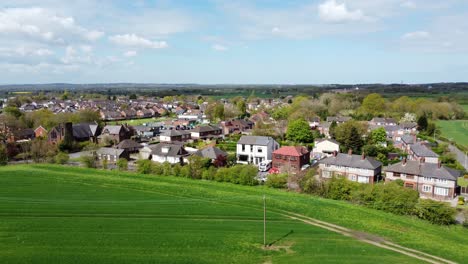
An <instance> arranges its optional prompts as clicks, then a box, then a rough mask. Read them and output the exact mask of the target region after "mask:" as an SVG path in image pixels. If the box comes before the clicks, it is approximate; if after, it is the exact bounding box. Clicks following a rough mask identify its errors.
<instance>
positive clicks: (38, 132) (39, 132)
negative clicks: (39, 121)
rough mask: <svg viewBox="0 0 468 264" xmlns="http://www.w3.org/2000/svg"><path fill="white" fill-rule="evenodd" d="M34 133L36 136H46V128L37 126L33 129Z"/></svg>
mask: <svg viewBox="0 0 468 264" xmlns="http://www.w3.org/2000/svg"><path fill="white" fill-rule="evenodd" d="M34 134H35V136H36V138H47V129H45V128H44V127H42V126H39V127H37V128H36V129H34Z"/></svg>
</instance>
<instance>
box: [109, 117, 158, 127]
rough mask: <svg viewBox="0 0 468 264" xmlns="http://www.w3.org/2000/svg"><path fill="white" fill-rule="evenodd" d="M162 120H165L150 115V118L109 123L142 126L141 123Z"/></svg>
mask: <svg viewBox="0 0 468 264" xmlns="http://www.w3.org/2000/svg"><path fill="white" fill-rule="evenodd" d="M162 120H164V118H156V117H150V118H140V119H130V120H119V121H110V122H107V123H108V124H109V125H115V124H128V125H130V126H140V125H143V124H145V123H154V122H159V121H162Z"/></svg>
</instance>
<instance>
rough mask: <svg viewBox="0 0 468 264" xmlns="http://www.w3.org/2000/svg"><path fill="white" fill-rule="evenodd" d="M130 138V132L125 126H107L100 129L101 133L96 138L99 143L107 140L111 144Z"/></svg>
mask: <svg viewBox="0 0 468 264" xmlns="http://www.w3.org/2000/svg"><path fill="white" fill-rule="evenodd" d="M131 136H132V131H131V130H130V129H129V128H128V127H127V126H126V125H107V126H105V127H104V128H103V129H102V133H101V135H100V136H98V141H99V143H101V142H103V140H105V139H108V140H111V141H112V142H113V143H115V144H118V143H120V141H122V140H124V139H129V138H130V137H131Z"/></svg>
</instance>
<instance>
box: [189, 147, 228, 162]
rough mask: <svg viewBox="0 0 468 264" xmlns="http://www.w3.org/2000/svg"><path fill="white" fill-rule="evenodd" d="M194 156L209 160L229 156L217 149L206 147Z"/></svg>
mask: <svg viewBox="0 0 468 264" xmlns="http://www.w3.org/2000/svg"><path fill="white" fill-rule="evenodd" d="M194 155H197V156H200V157H203V158H209V159H217V158H218V156H219V155H221V156H224V157H226V156H227V155H228V154H227V153H226V152H224V151H222V150H221V149H219V148H217V147H211V146H210V147H206V148H204V149H200V150H198V151H197V152H195V153H194Z"/></svg>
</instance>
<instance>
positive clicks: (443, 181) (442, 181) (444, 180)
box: [437, 179, 447, 183]
mask: <svg viewBox="0 0 468 264" xmlns="http://www.w3.org/2000/svg"><path fill="white" fill-rule="evenodd" d="M437 181H438V182H439V183H447V180H446V179H439V180H437Z"/></svg>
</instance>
